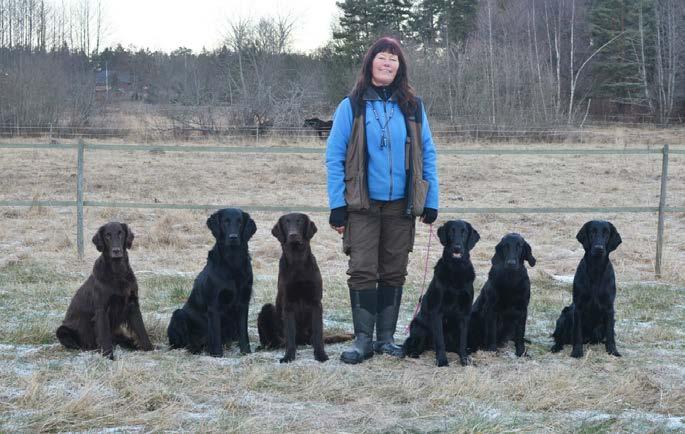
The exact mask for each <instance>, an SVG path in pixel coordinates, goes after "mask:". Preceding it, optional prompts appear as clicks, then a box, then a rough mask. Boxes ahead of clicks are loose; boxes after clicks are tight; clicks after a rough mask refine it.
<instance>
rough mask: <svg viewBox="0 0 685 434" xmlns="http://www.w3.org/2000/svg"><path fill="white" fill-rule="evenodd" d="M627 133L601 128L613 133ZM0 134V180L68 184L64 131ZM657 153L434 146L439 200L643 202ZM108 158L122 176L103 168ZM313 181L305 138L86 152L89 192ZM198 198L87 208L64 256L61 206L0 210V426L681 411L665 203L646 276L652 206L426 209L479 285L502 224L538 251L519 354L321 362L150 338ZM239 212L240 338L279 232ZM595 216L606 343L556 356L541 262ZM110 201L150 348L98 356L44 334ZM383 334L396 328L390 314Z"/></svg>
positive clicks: (178, 276) (220, 425)
mask: <svg viewBox="0 0 685 434" xmlns="http://www.w3.org/2000/svg"><path fill="white" fill-rule="evenodd" d="M653 134H655V135H657V136H658V135H659V134H674V133H673V131H670V130H669V131H667V132H653ZM678 137H681V136H678ZM625 140H626V139H624V138H622V136H621V135H617V136H616V141H617V143H618V142H621V143H619V144H620V145H621V146H624V143H623V142H622V141H625ZM29 141H30V140H29ZM672 143H673V142H672ZM275 144H276V145H283V144H290V145H292V143H287V142H281V141H278V142H276V143H275ZM306 145H312V146H314V145H320V143H319V142H308V143H306ZM445 146H448V147H465V146H477V147H482V146H485V145H484V144H482V143H479V144H468V143H466V144H463V143H460V144H449V145H445ZM492 146H495V147H505V146H513V147H515V146H521V145H508V144H497V145H492ZM530 146H531V147H534V146H545V145H536V144H531V145H530ZM565 146H569V145H565ZM578 146H580V147H583V148H586V147H589V145H578ZM0 152H2V155H3V158H2V159H0V200H11V199H17V200H19V199H23V200H25V199H27V198H36V199H48V198H51V199H62V200H71V199H73V197H74V191H75V177H74V170H73V167H74V163H75V158H74V155H72V153H71V152H70V151H30V150H13V151H9V150H6V149H5V150H1V151H0ZM612 158H613V160H612ZM660 164H661V163H660V156H658V155H654V156H649V157H643V156H631V157H602V156H598V157H572V156H564V157H530V156H513V157H512V156H508V157H494V156H489V157H475V156H474V157H472V156H460V157H456V156H447V155H443V156H441V157H440V164H439V169H440V180H441V205H442V206H448V207H471V206H474V207H475V206H478V207H480V206H522V207H523V206H531V207H537V206H619V205H624V206H628V205H653V204H656V203H657V200H658V198H657V195H658V192H659V181H658V179H657V178H656V176H657V174H658V172H659V170H660ZM670 173H671V176H670V178H669V204H670V205H672V206H683V203H682V198H683V197H685V194H683V193H685V182H684V181H685V158H681V156H673V157H672V159H671V163H670ZM124 176H125V177H126V179H128V180H129V184H128V185H127V186H119V184H118V183H117V181H118V180H120V179H122V177H124ZM325 198H326V192H325V171H324V168H323V161H322V156H320V155H263V154H253V155H244V156H243V155H234V154H202V153H197V154H194V153H193V154H186V153H183V154H181V153H178V154H172V153H166V154H159V153H144V152H143V153H141V152H135V153H123V152H104V151H88V152H87V153H86V199H88V200H103V201H104V200H117V201H123V202H154V201H159V202H161V203H170V202H187V203H203V204H205V203H216V204H276V205H280V204H302V205H318V206H325V204H326V199H325ZM208 214H209V211H161V210H141V209H115V208H87V209H86V211H85V223H86V232H85V238H86V241H87V245H86V258H85V260H84V261H79V260H78V258H77V257H76V251H75V250H76V247H75V245H76V242H75V213H74V212H73V210H71V209H61V208H47V207H34V208H4V209H1V210H0V222H1V224H0V310H1V311H2V312H3V316H2V317H3V321H2V322H0V336H1V338H0V431H87V430H96V431H101V430H105V429H113V430H115V431H146V432H147V431H167V430H168V431H202V432H274V431H284V432H312V431H316V432H427V431H432V432H435V431H446V432H501V431H525V432H530V431H545V432H547V431H578V432H598V431H600V432H602V431H636V432H640V431H645V430H654V431H669V430H672V431H682V430H683V429H685V419H684V417H685V390H684V389H683V387H682V384H684V383H685V369H683V366H685V347H684V342H685V340H684V338H685V332H684V331H683V327H682V324H683V318H685V304H684V303H683V296H684V293H683V290H682V289H678V288H682V286H683V284H684V283H685V269H684V268H683V264H684V263H685V215H683V214H670V215H668V217H667V220H666V244H665V252H664V261H665V262H664V266H663V268H664V271H665V275H664V278H663V280H662V282H659V283H653V281H654V275H653V266H654V264H653V262H654V248H655V238H656V216H653V215H647V214H618V215H606V216H604V215H602V216H598V215H591V214H586V215H554V214H550V215H487V214H486V215H465V216H445V215H441V216H440V221H444V220H445V219H446V218H454V217H462V218H466V219H467V220H469V221H470V222H471V223H472V224H473V225H474V226H475V227H476V228H477V229H478V231H479V232H480V234H481V238H482V240H481V242H480V243H479V244H478V245H477V246H476V248H475V249H474V251H473V260H474V264H475V267H476V271H477V275H478V277H477V286H478V287H480V285H481V284H482V282H483V280H484V278H485V276H486V273H487V270H488V267H489V260H490V257H491V256H492V252H493V248H494V245H495V244H496V242H497V241H498V240H499V238H500V237H501V236H502V235H504V234H505V233H506V232H509V231H518V232H520V233H522V234H523V235H524V236H525V237H526V238H527V239H528V241H529V242H530V243H531V245H532V246H533V252H534V254H535V256H536V257H537V259H538V265H537V266H536V267H535V268H533V269H531V273H530V274H531V276H532V280H533V285H532V301H531V309H530V313H529V320H528V328H527V336H528V337H529V338H530V339H531V341H532V343H531V345H530V346H529V354H530V357H527V358H525V359H517V358H516V357H514V355H513V351H512V349H511V348H507V349H506V350H504V351H501V352H499V353H498V354H496V355H493V354H482V353H478V354H476V355H474V357H473V361H474V364H473V366H470V367H467V368H461V367H458V364H457V363H455V358H454V355H453V354H449V358H450V362H451V366H450V367H449V368H447V369H437V368H435V367H434V357H433V354H432V353H428V354H426V355H425V356H424V357H422V358H420V359H418V360H401V361H400V360H393V359H391V358H387V357H374V358H373V359H371V360H370V361H368V362H366V363H364V364H362V365H360V366H354V367H350V366H345V365H343V364H341V363H340V362H339V361H338V356H339V353H340V351H342V349H343V348H344V345H334V346H330V347H329V348H328V352H329V355H330V356H331V360H330V361H329V362H327V363H325V364H319V363H317V362H315V361H314V360H313V357H312V354H311V348H309V347H305V348H302V349H301V350H300V351H299V353H298V355H299V359H298V360H297V361H296V362H295V363H293V364H292V365H289V366H281V365H279V364H278V362H277V361H278V357H279V356H280V353H279V352H260V353H255V354H251V355H248V356H240V355H238V353H237V350H236V349H235V348H234V349H231V350H229V351H228V353H227V355H226V357H224V358H223V359H213V358H210V357H206V356H191V355H189V354H187V353H185V352H183V351H168V350H167V348H166V325H167V324H168V320H169V317H170V315H171V312H172V311H173V310H174V309H175V308H177V307H178V306H180V305H181V304H182V302H183V300H184V299H185V297H187V295H188V292H189V290H190V287H191V285H192V280H193V278H194V276H195V274H196V273H197V272H198V271H199V270H200V269H201V268H202V266H203V263H204V261H205V259H206V254H207V253H206V252H207V250H208V249H209V247H210V246H211V243H212V237H211V234H210V233H209V231H208V230H207V228H206V225H205V220H206V218H207V216H208ZM253 217H254V218H255V220H256V222H257V226H258V231H257V234H256V235H255V237H254V238H253V240H252V241H251V245H250V250H251V253H252V257H253V266H254V270H255V276H256V279H255V291H254V298H253V303H252V306H251V312H250V322H249V324H250V335H251V342H252V346H253V348H254V347H256V343H257V330H256V326H255V324H256V322H255V319H256V314H257V312H258V309H259V307H260V306H261V304H262V303H264V302H267V301H273V299H274V298H275V283H276V274H277V262H278V257H279V246H278V243H277V241H276V240H275V239H274V238H273V237H272V236H271V235H270V230H271V226H272V225H273V224H274V222H275V221H276V219H277V217H278V215H277V214H274V213H263V212H256V213H253ZM312 217H313V219H314V221H315V222H316V224H317V225H318V227H319V232H318V233H317V235H316V236H315V237H314V240H313V249H314V253H315V255H316V256H317V258H318V262H319V265H320V267H321V269H322V274H323V278H324V282H325V295H324V310H325V326H326V328H327V329H329V330H346V331H349V330H350V329H351V325H350V324H349V323H350V318H349V315H350V314H349V307H348V304H349V301H348V296H347V293H346V284H345V278H346V276H345V272H344V270H345V264H346V257H345V256H344V255H343V253H342V252H341V251H340V247H341V246H340V239H339V237H338V236H337V235H336V234H335V233H334V232H333V231H331V230H329V229H328V224H327V217H328V216H327V215H323V214H314V215H313V216H312ZM594 217H601V218H606V219H609V220H611V221H613V222H614V224H616V226H617V228H618V229H619V231H620V232H621V234H622V236H623V240H624V242H623V244H622V245H621V246H620V247H619V249H618V250H617V251H616V252H615V253H614V254H613V261H614V265H615V268H616V272H617V281H618V285H619V295H618V299H617V307H616V308H617V339H618V346H619V349H620V350H621V352H622V353H623V354H624V357H623V358H621V359H616V358H613V357H611V356H608V355H607V354H606V353H605V352H604V350H603V347H602V346H592V347H588V348H587V353H586V357H585V358H583V359H582V360H574V359H571V358H570V357H568V351H565V352H564V353H563V354H559V355H552V354H550V353H549V352H548V347H549V345H550V344H551V341H550V338H549V333H550V332H551V330H552V329H553V327H554V321H555V319H556V316H557V315H558V313H559V311H560V309H561V307H562V306H563V305H564V304H566V303H568V302H569V301H570V297H571V296H570V285H569V284H568V283H560V282H559V281H558V280H557V279H556V278H555V276H571V275H572V274H573V272H574V270H575V267H576V265H577V263H578V261H579V260H580V257H581V255H582V251H581V248H580V245H579V244H578V243H577V242H576V241H575V233H576V231H577V230H578V228H579V227H580V226H581V224H582V223H583V222H584V221H586V220H588V219H590V218H594ZM109 220H120V221H125V222H127V223H129V224H130V225H131V227H132V228H133V230H134V232H135V234H136V240H135V241H134V248H133V250H132V251H131V262H132V265H133V268H134V270H135V271H136V273H137V275H138V278H139V281H140V287H141V305H142V309H143V313H144V318H145V323H146V325H147V328H148V330H149V332H150V335H151V338H152V340H153V343H154V344H155V346H156V348H157V350H156V351H154V352H151V353H130V352H125V351H120V350H117V353H116V355H117V361H116V362H114V363H112V362H109V361H106V360H103V359H102V358H101V357H100V356H98V355H96V354H90V353H85V354H79V353H74V352H68V351H65V350H64V349H62V348H61V347H60V346H59V345H57V344H56V343H55V339H54V335H53V332H54V329H55V328H56V327H57V325H58V324H59V322H60V321H61V319H62V317H63V315H64V311H65V309H66V306H67V304H68V302H69V299H70V297H71V295H72V294H73V292H74V290H75V289H76V288H77V287H78V285H79V284H80V283H81V282H82V280H83V278H84V277H85V275H87V274H88V273H89V272H90V268H91V266H92V262H93V260H94V259H95V257H96V254H97V252H96V251H95V249H94V248H93V247H92V245H90V242H89V240H90V237H91V236H92V234H93V233H94V232H95V230H96V229H97V228H98V226H99V225H101V224H102V223H104V222H106V221H109ZM416 240H417V242H416V246H415V249H414V253H413V254H412V256H411V258H410V259H411V260H410V275H409V279H408V282H407V291H406V298H405V302H404V303H403V307H402V312H401V315H400V324H399V327H398V330H403V329H404V327H405V326H406V325H407V323H408V322H409V320H410V319H411V314H412V310H413V307H414V303H415V302H416V300H417V298H418V293H419V291H420V288H421V286H422V278H423V268H424V260H425V256H424V255H425V252H426V245H427V241H428V228H427V227H426V226H424V225H419V227H418V233H417V237H416ZM436 245H437V241H436V240H435V238H433V240H432V248H431V253H430V258H429V263H430V264H431V267H432V264H433V263H434V262H435V260H436V259H437V257H438V256H439V254H440V252H439V248H438V247H436ZM428 278H430V276H429V277H428ZM398 338H399V339H400V340H401V339H403V338H404V336H403V335H402V333H401V332H399V333H398Z"/></svg>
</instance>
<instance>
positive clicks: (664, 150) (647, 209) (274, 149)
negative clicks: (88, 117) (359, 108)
mask: <svg viewBox="0 0 685 434" xmlns="http://www.w3.org/2000/svg"><path fill="white" fill-rule="evenodd" d="M0 148H5V149H63V150H74V149H75V150H76V151H77V176H76V183H77V185H76V198H75V200H73V201H70V200H67V201H64V200H0V206H5V207H17V206H18V207H32V206H44V207H76V212H77V228H76V238H77V248H78V255H79V257H80V258H83V253H84V241H83V240H84V238H83V226H84V225H83V219H84V217H83V208H84V207H108V208H144V209H177V210H178V209H185V210H212V209H217V208H224V207H227V206H229V205H225V204H179V203H140V202H106V201H90V200H87V199H86V198H85V196H84V190H83V185H84V151H85V150H86V149H88V150H95V151H97V150H107V151H127V152H160V153H166V152H185V153H193V152H219V153H241V154H245V153H271V154H284V153H292V154H312V153H318V154H323V153H324V151H325V149H324V148H323V147H321V146H318V147H293V146H268V147H267V146H258V147H257V146H252V147H246V146H179V145H158V146H155V145H132V144H130V145H129V144H86V143H85V142H83V141H80V142H79V143H78V144H59V143H58V144H45V143H43V144H28V143H6V144H3V143H0ZM439 152H440V153H441V154H453V155H483V156H487V155H550V156H561V155H576V156H577V155H653V154H661V155H662V164H661V173H660V175H659V176H660V179H661V186H660V194H659V203H658V204H656V205H652V206H623V207H478V208H475V207H470V208H468V207H443V208H440V212H441V213H448V214H449V213H452V214H455V213H456V214H486V213H487V214H577V213H636V214H637V213H657V214H658V222H657V242H656V261H655V273H656V276H657V277H660V276H661V263H662V256H663V232H664V216H665V214H666V213H674V212H685V207H668V206H667V204H666V197H667V186H668V185H667V181H668V162H669V155H670V154H681V155H685V149H673V150H671V149H669V145H663V146H661V147H659V148H655V147H641V148H637V147H633V148H620V149H575V148H547V149H525V148H518V149H512V148H503V149H441V150H440V151H439ZM230 206H233V207H238V208H242V209H245V210H246V211H256V212H259V211H262V212H293V211H299V212H328V211H329V209H328V208H327V207H316V206H304V205H297V204H293V205H281V206H271V205H242V206H241V205H239V204H232V205H230Z"/></svg>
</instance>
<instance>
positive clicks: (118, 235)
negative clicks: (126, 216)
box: [93, 222, 134, 259]
mask: <svg viewBox="0 0 685 434" xmlns="http://www.w3.org/2000/svg"><path fill="white" fill-rule="evenodd" d="M133 238H134V236H133V231H131V229H129V227H128V225H127V224H126V223H119V222H109V223H107V224H105V225H102V226H100V229H98V231H97V232H96V233H95V235H93V244H95V247H96V248H97V249H98V252H102V254H103V255H105V256H106V257H108V258H112V259H121V258H123V257H125V256H126V249H130V248H131V246H132V245H133Z"/></svg>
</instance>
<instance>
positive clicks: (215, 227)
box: [207, 211, 221, 240]
mask: <svg viewBox="0 0 685 434" xmlns="http://www.w3.org/2000/svg"><path fill="white" fill-rule="evenodd" d="M220 214H221V211H216V212H215V213H214V214H212V215H210V216H209V218H208V219H207V227H208V228H209V230H210V231H212V235H214V238H216V239H217V240H219V239H221V219H220V217H219V215H220Z"/></svg>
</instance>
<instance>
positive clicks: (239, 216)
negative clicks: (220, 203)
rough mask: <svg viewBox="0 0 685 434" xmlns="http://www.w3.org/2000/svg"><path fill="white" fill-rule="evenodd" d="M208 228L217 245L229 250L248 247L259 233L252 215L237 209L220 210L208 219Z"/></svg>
mask: <svg viewBox="0 0 685 434" xmlns="http://www.w3.org/2000/svg"><path fill="white" fill-rule="evenodd" d="M207 227H208V228H209V230H211V231H212V235H214V238H215V239H216V243H217V244H219V245H222V246H224V247H228V248H238V247H241V246H243V247H244V246H247V242H248V241H249V240H250V238H252V235H254V233H255V232H257V225H256V224H255V222H254V220H252V218H250V214H248V213H246V212H244V211H242V210H240V209H237V208H224V209H220V210H218V211H217V212H215V213H214V214H212V215H211V216H209V218H208V219H207Z"/></svg>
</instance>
